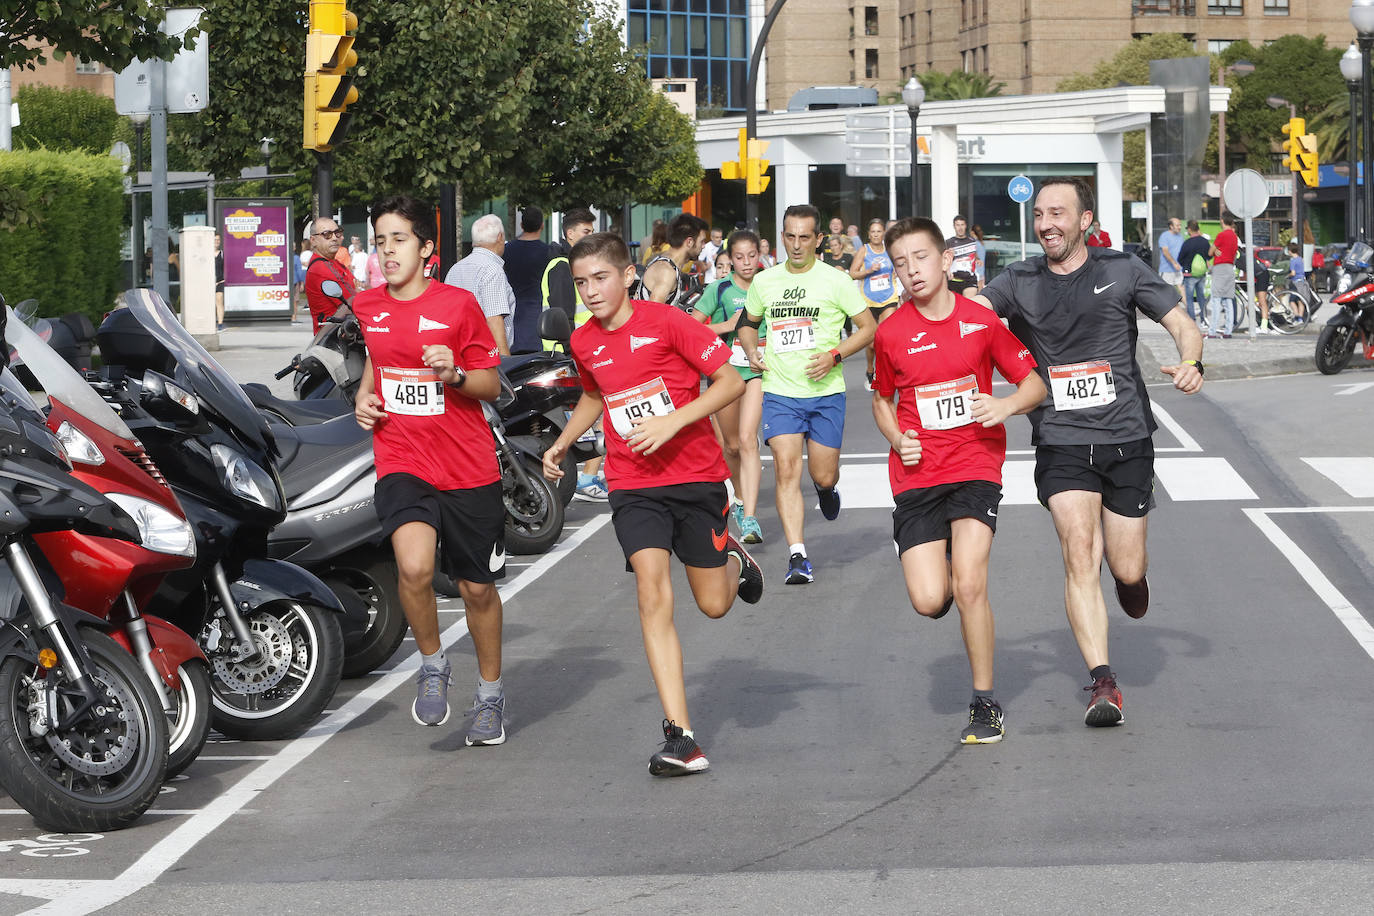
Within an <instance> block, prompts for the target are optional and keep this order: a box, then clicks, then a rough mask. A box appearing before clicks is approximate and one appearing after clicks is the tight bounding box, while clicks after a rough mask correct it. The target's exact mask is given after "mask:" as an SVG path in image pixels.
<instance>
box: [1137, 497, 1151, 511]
mask: <svg viewBox="0 0 1374 916" xmlns="http://www.w3.org/2000/svg"><path fill="white" fill-rule="evenodd" d="M1147 502H1149V500H1148V499H1147V500H1145V503H1147ZM1145 503H1141V504H1140V505H1138V506H1136V508H1137V509H1144V508H1145Z"/></svg>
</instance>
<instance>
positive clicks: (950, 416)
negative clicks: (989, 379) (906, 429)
mask: <svg viewBox="0 0 1374 916" xmlns="http://www.w3.org/2000/svg"><path fill="white" fill-rule="evenodd" d="M913 392H914V394H915V395H916V413H917V414H918V415H920V417H921V425H922V426H923V427H925V428H926V429H955V428H956V427H959V426H967V425H968V424H970V423H972V422H973V401H972V399H971V396H972V395H974V394H977V392H978V379H976V378H975V377H974V376H972V375H966V376H964V377H963V378H960V379H954V380H953V381H949V382H935V383H934V384H931V385H920V386H918V387H917V388H915V389H913Z"/></svg>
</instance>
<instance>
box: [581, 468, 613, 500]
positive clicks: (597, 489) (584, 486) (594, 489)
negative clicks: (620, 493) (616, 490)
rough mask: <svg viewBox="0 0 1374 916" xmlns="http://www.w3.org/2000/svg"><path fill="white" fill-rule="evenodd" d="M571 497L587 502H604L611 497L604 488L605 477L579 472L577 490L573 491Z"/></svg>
mask: <svg viewBox="0 0 1374 916" xmlns="http://www.w3.org/2000/svg"><path fill="white" fill-rule="evenodd" d="M573 498H574V499H582V500H586V501H587V502H589V503H604V502H606V500H608V499H610V498H611V494H610V492H609V491H608V490H607V489H606V480H605V478H603V477H594V476H592V475H590V474H588V475H582V474H579V475H578V476H577V490H576V491H574V493H573Z"/></svg>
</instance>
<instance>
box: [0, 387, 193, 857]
mask: <svg viewBox="0 0 1374 916" xmlns="http://www.w3.org/2000/svg"><path fill="white" fill-rule="evenodd" d="M70 468H71V465H70V464H69V463H68V461H67V458H66V456H65V454H64V452H63V449H62V445H61V443H60V442H58V440H57V438H56V437H55V436H54V435H53V434H52V433H51V432H50V431H49V430H48V429H47V427H46V426H44V419H43V415H42V412H41V411H39V410H38V406H37V405H36V404H34V402H33V400H32V399H31V398H30V397H29V394H28V392H27V391H26V390H25V389H24V387H23V386H22V385H21V384H20V383H19V381H18V379H17V378H16V377H15V376H14V374H13V373H11V372H10V371H9V370H8V369H5V370H4V371H3V372H0V542H2V545H3V551H4V560H5V562H4V564H3V565H0V787H3V788H4V790H5V791H6V792H7V793H9V795H10V797H12V798H13V799H14V800H15V801H16V802H18V803H19V804H20V805H22V806H23V807H24V809H25V810H27V811H28V812H29V813H30V814H31V815H33V819H34V820H35V821H36V822H37V823H38V824H40V825H41V826H43V827H44V828H45V829H48V830H54V831H58V832H63V833H67V832H104V831H108V830H117V829H120V828H122V827H127V826H129V825H130V824H132V823H133V822H134V821H136V820H138V818H139V817H141V816H142V815H143V812H145V811H147V810H148V808H149V806H151V805H152V803H153V801H154V800H155V799H156V798H157V796H158V792H159V791H160V789H161V786H162V781H163V778H164V776H165V774H166V770H167V721H166V719H165V718H164V716H163V714H162V704H161V702H160V701H159V699H158V697H157V696H156V694H155V693H154V690H153V687H152V684H151V683H150V682H149V680H148V678H147V677H146V676H145V675H144V673H143V672H142V671H141V670H140V669H139V666H138V663H137V662H136V661H135V660H134V657H133V656H132V655H130V654H129V653H128V652H126V651H125V650H124V649H123V648H122V647H120V646H119V644H118V643H116V642H115V641H114V640H113V639H111V638H110V636H109V635H107V631H108V630H109V629H110V624H109V623H108V622H107V621H105V620H101V619H100V618H98V617H93V616H91V615H90V614H87V613H85V612H83V611H80V610H77V609H76V608H73V607H70V606H68V605H66V604H65V603H63V602H62V601H61V600H60V599H59V598H58V597H56V596H57V595H59V594H60V592H61V583H60V582H58V580H57V579H56V576H55V575H54V573H53V572H52V570H51V568H49V567H47V563H46V558H45V557H44V556H43V554H42V553H41V552H40V551H38V550H36V549H33V537H34V536H35V535H38V534H42V533H46V532H53V531H62V530H67V529H73V528H74V529H77V530H80V531H83V532H85V533H87V534H91V535H95V536H97V537H108V538H120V539H123V540H126V541H130V542H133V543H137V542H138V540H139V532H138V528H137V526H136V525H135V523H134V521H133V519H131V518H130V517H129V515H128V514H127V513H125V512H124V511H123V510H122V509H120V508H119V507H118V506H117V505H115V504H114V503H113V502H111V501H110V500H108V499H106V498H105V497H104V496H103V495H101V494H100V493H99V492H97V491H96V490H95V489H94V488H92V487H90V486H88V485H87V484H84V483H81V482H80V481H78V480H76V479H75V478H73V477H72V476H71V474H70V473H69V472H70Z"/></svg>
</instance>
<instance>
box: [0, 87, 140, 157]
mask: <svg viewBox="0 0 1374 916" xmlns="http://www.w3.org/2000/svg"><path fill="white" fill-rule="evenodd" d="M14 100H15V101H16V102H18V103H19V126H17V127H15V128H14V146H15V148H23V149H51V150H81V151H83V152H87V153H94V154H97V155H100V154H105V155H109V152H110V147H111V146H112V145H113V144H114V141H115V138H116V134H117V132H118V131H119V128H120V126H121V122H123V121H124V119H123V118H121V117H120V116H119V115H118V114H116V113H115V103H114V99H111V98H107V97H106V96H103V95H97V94H96V93H94V92H90V91H89V90H86V89H56V88H53V87H52V86H21V87H20V88H19V91H18V92H16V93H15V95H14ZM130 145H131V146H132V144H130Z"/></svg>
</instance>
